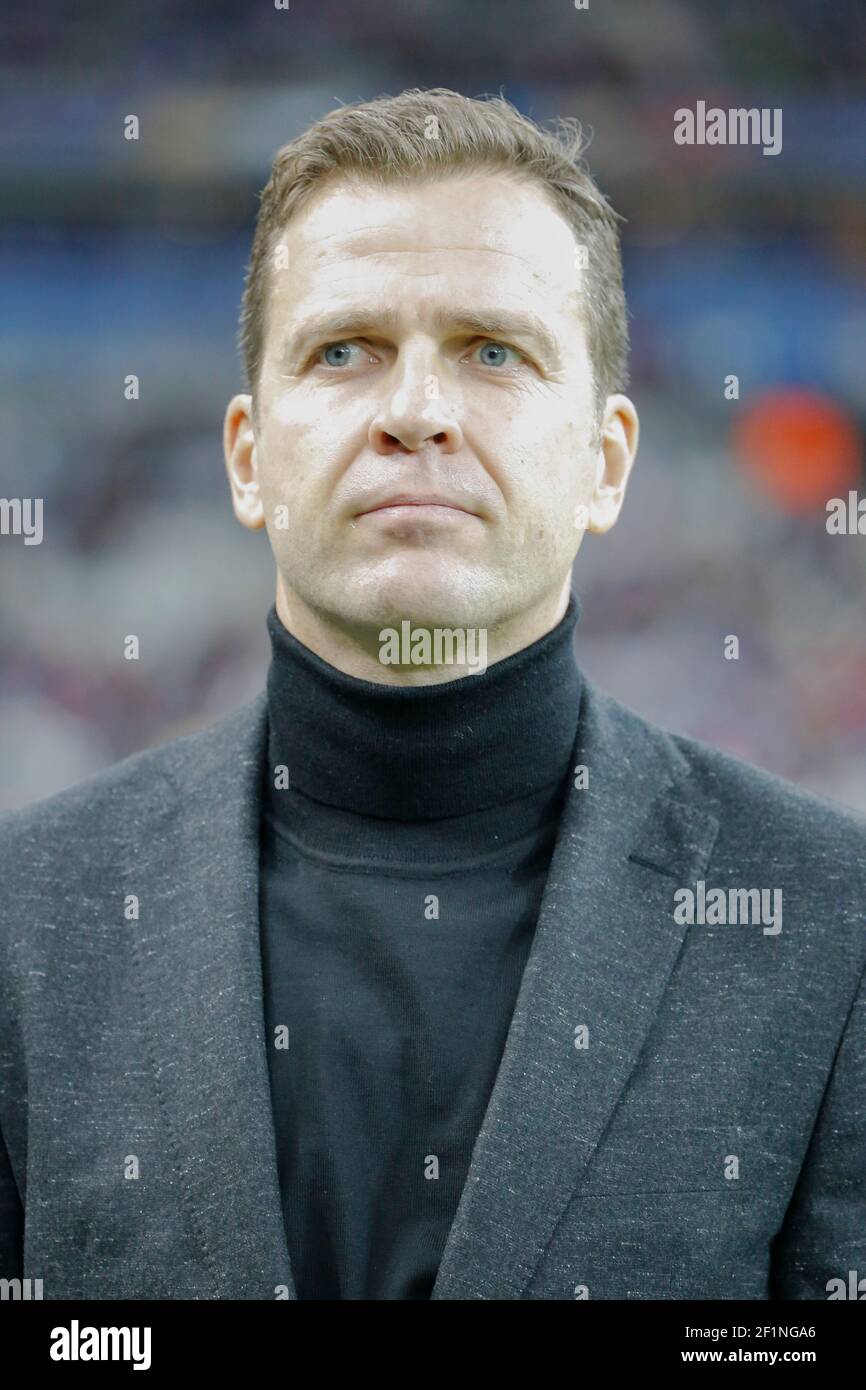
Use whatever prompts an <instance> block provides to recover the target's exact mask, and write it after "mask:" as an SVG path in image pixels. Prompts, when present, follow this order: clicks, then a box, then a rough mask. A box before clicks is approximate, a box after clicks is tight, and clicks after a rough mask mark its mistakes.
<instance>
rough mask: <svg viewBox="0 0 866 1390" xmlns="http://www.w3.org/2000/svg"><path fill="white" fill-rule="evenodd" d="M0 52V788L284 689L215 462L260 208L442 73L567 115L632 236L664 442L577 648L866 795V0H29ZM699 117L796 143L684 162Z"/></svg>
mask: <svg viewBox="0 0 866 1390" xmlns="http://www.w3.org/2000/svg"><path fill="white" fill-rule="evenodd" d="M0 37H2V42H0V70H2V79H3V80H2V84H0V92H2V95H0V108H2V121H0V166H2V177H0V202H2V235H0V285H2V304H3V314H2V330H0V332H2V336H0V353H2V399H0V411H2V416H0V438H2V465H0V470H2V471H0V496H2V497H42V498H44V525H45V537H44V540H43V543H42V544H41V545H38V546H25V545H24V544H23V540H22V538H21V537H15V536H4V537H0V768H2V774H0V808H8V807H12V806H16V805H20V804H23V803H24V802H26V801H29V800H32V799H35V798H37V797H41V796H45V795H48V794H49V793H51V792H53V791H56V790H59V789H61V788H62V787H65V786H67V785H69V784H71V783H72V782H74V781H77V780H79V779H80V778H82V777H85V776H87V775H88V774H90V773H92V772H95V771H97V770H99V769H100V768H102V767H104V766H107V765H108V764H110V763H112V762H114V761H116V760H117V759H119V758H121V757H123V756H125V755H126V754H128V753H131V752H134V751H136V750H138V749H139V748H144V747H146V746H148V745H152V744H155V743H158V742H161V741H162V740H164V739H166V738H169V737H172V736H174V735H175V734H178V733H181V732H185V731H187V730H189V729H192V728H195V727H198V726H200V725H202V724H205V723H208V722H210V721H211V720H213V719H215V718H218V717H219V716H220V715H222V714H223V713H227V712H228V711H229V710H231V709H233V708H234V707H235V706H236V705H237V704H239V703H240V702H241V701H242V700H244V699H246V698H248V697H250V696H252V695H253V694H255V692H256V691H257V690H259V689H260V688H261V686H262V685H263V682H264V675H265V670H266V665H267V661H268V656H269V647H268V642H267V634H266V630H265V613H266V611H267V608H268V606H269V605H270V603H271V601H272V598H273V566H272V561H271V557H270V551H269V550H268V546H267V541H266V538H265V535H264V532H259V533H257V534H256V535H255V536H253V535H251V534H250V533H248V532H246V531H243V530H242V529H241V528H240V527H239V526H238V525H237V523H236V522H235V521H234V520H233V517H232V514H231V509H230V504H229V494H228V485H227V483H226V479H225V473H224V468H223V463H222V454H221V428H222V416H223V411H224V408H225V404H226V402H227V400H228V398H229V397H230V395H232V394H233V393H234V392H235V391H236V390H238V389H240V366H239V359H238V357H237V354H236V349H235V342H236V324H237V309H238V303H239V299H240V294H241V288H242V278H243V272H244V267H245V264H246V259H247V255H248V251H249V243H250V238H251V234H252V228H253V220H254V217H255V212H256V207H257V195H258V192H259V190H260V189H261V187H262V185H263V184H264V182H265V180H266V178H267V176H268V173H269V169H270V162H271V158H272V156H273V153H274V151H275V150H276V148H277V147H278V146H279V145H281V144H283V143H284V142H285V141H286V140H288V139H290V138H291V137H292V136H293V135H294V134H296V133H298V132H299V131H300V130H301V129H302V128H303V127H304V126H305V125H307V124H309V123H310V122H312V121H313V120H315V119H316V118H317V117H319V116H320V115H322V114H324V113H325V112H326V111H328V110H330V109H331V108H332V107H333V106H335V105H337V104H338V103H340V102H354V101H359V100H364V99H367V98H370V97H374V96H378V95H381V94H384V93H395V92H398V91H400V90H402V89H403V88H406V87H414V86H421V87H429V86H448V87H454V88H456V89H457V90H459V91H462V92H464V93H466V94H467V95H472V96H477V95H481V94H483V93H496V92H501V93H502V94H503V95H504V96H506V97H508V98H509V100H511V101H513V102H514V103H515V105H517V106H518V107H519V108H520V109H521V110H522V111H524V112H526V113H527V114H529V115H531V116H532V117H534V118H535V119H537V120H544V119H546V118H549V117H554V116H559V115H568V116H577V117H578V118H579V119H580V120H581V121H582V122H583V123H584V126H585V127H588V128H589V129H590V130H591V131H592V132H593V139H592V143H591V145H590V148H589V151H588V161H589V164H590V167H591V169H592V171H593V174H594V176H595V177H596V179H597V181H598V182H599V184H600V186H601V188H602V189H603V191H604V192H605V193H606V194H607V195H608V197H609V198H610V199H611V200H612V202H613V204H614V206H615V207H616V208H617V210H618V211H619V212H621V213H622V214H623V215H624V216H625V217H626V218H627V219H628V221H627V223H626V224H625V227H624V229H623V238H624V257H625V274H626V290H627V294H628V297H629V305H630V310H631V315H632V337H633V352H632V373H633V380H632V387H631V394H632V396H633V398H634V400H635V402H636V404H637V406H638V409H639V412H640V414H641V420H642V440H641V450H640V454H639V458H638V463H637V466H636V469H635V472H634V474H633V479H632V483H631V487H630V492H629V497H628V499H627V502H626V507H625V510H624V514H623V517H622V519H621V521H620V523H619V524H618V525H617V527H616V528H615V530H614V531H613V532H612V533H611V534H610V535H609V536H608V537H606V538H594V537H591V536H590V537H587V539H586V541H585V542H584V545H583V547H582V550H581V552H580V555H579V557H578V561H577V564H576V566H575V579H574V584H575V589H576V591H577V593H578V594H579V595H580V598H581V602H582V605H583V617H582V619H581V623H580V626H579V628H578V643H579V648H578V651H579V660H580V662H581V665H582V666H583V668H584V669H585V670H586V672H587V673H588V674H589V675H590V676H591V677H593V678H594V679H595V680H597V681H598V682H599V683H601V684H602V685H603V686H605V687H606V688H607V689H608V690H609V691H610V692H611V693H612V694H614V695H616V696H617V697H618V698H620V699H622V700H624V701H625V702H626V703H627V704H629V705H631V706H632V708H634V709H637V710H639V711H640V712H641V713H642V714H644V715H646V716H647V717H649V718H651V719H654V720H655V721H657V722H658V723H660V724H662V725H664V726H665V727H667V728H670V729H674V730H676V731H679V732H683V733H688V734H692V735H694V736H696V737H698V738H701V739H705V740H707V741H708V742H711V743H714V744H716V745H717V746H720V747H723V748H727V749H729V750H730V751H732V752H734V753H735V754H737V755H739V756H741V757H745V758H748V759H749V760H750V761H753V762H755V763H758V764H760V765H762V766H764V767H767V768H769V769H771V770H772V771H775V772H777V773H779V774H781V775H783V776H786V777H789V778H792V779H793V780H795V781H798V782H799V783H801V784H802V785H804V786H807V787H810V788H812V789H814V790H817V791H819V792H822V793H824V794H825V795H828V796H831V797H833V798H834V799H836V800H839V801H843V802H846V803H848V804H850V805H855V806H857V807H859V808H860V809H866V614H864V608H866V604H864V600H866V537H863V536H856V535H848V536H831V535H828V533H827V530H826V526H825V520H826V515H825V503H826V501H827V499H828V498H829V497H831V496H835V495H841V496H845V495H846V492H847V490H848V488H849V487H850V488H852V489H859V492H860V495H863V493H864V476H863V464H862V439H863V423H864V409H866V374H864V371H863V348H864V343H866V286H864V270H866V237H864V222H866V216H864V200H863V189H864V165H866V142H864V139H863V135H864V91H863V54H864V51H866V43H864V39H866V9H864V6H863V5H862V3H858V0H834V3H832V4H830V5H826V6H825V5H821V4H820V3H818V0H720V3H718V4H711V3H708V0H615V3H614V0H591V3H590V8H589V10H586V11H578V10H576V9H575V7H574V4H573V0H534V2H533V3H527V2H526V0H521V2H520V3H518V0H472V3H469V0H380V2H378V3H369V4H365V3H359V0H291V7H290V9H288V10H277V9H276V8H275V7H274V5H273V3H270V2H269V0H258V3H247V4H242V3H240V0H233V3H224V0H208V2H207V3H191V4H179V3H165V2H163V3H159V2H158V0H149V3H148V4H146V5H132V4H127V5H118V4H115V3H112V4H109V3H89V4H75V3H72V2H71V0H68V2H67V3H62V0H61V2H59V3H53V4H48V5H45V6H41V5H39V6H33V5H30V4H24V3H17V2H16V0H13V2H12V3H10V2H9V0H7V4H6V5H5V6H4V14H3V19H2V35H0ZM700 99H703V100H705V101H706V102H707V104H708V105H718V106H721V107H723V108H726V109H727V108H729V107H732V106H746V107H751V106H757V107H759V108H760V107H769V108H775V107H781V108H782V110H783V113H784V115H783V149H782V152H781V154H779V155H777V156H765V155H763V154H762V152H761V149H760V147H757V146H746V147H728V146H704V147H698V146H695V147H684V146H677V145H675V143H674V141H673V127H674V119H673V113H674V111H675V110H676V109H677V108H679V107H682V106H689V107H692V108H693V107H694V105H695V103H696V102H697V101H698V100H700ZM129 113H135V114H136V115H138V116H139V118H140V122H141V138H140V140H139V141H138V142H137V143H136V142H129V141H127V140H125V139H124V138H123V121H124V117H125V116H126V115H127V114H129ZM130 372H135V373H137V374H138V375H139V377H140V379H141V399H140V400H139V401H135V402H130V401H127V400H125V399H124V392H123V379H124V377H125V376H126V374H127V373H130ZM730 373H736V374H737V375H738V376H739V379H740V399H739V400H738V401H729V400H726V399H725V396H724V378H725V377H726V376H727V375H728V374H730ZM130 632H135V633H137V634H139V636H140V638H141V644H142V659H141V660H140V661H138V662H133V663H130V662H126V661H124V660H123V659H122V655H121V649H122V640H123V637H124V636H125V635H126V634H127V633H130ZM729 633H735V634H737V635H738V636H739V639H740V659H739V661H726V660H724V659H723V656H722V649H723V641H724V638H725V636H726V635H727V634H729Z"/></svg>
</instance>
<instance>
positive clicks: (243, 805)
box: [127, 692, 296, 1299]
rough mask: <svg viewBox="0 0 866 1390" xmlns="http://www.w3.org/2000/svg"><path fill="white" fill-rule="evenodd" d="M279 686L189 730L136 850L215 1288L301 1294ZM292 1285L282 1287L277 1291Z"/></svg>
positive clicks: (157, 1008) (185, 1174) (176, 1135)
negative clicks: (276, 803)
mask: <svg viewBox="0 0 866 1390" xmlns="http://www.w3.org/2000/svg"><path fill="white" fill-rule="evenodd" d="M266 735H267V699H266V695H265V693H264V692H261V693H260V694H259V695H258V696H257V697H256V699H255V700H254V701H252V702H251V703H250V704H248V705H246V706H244V707H243V708H242V709H240V710H238V711H236V712H235V713H234V714H233V715H232V716H231V717H230V718H229V719H227V720H224V721H223V722H222V723H220V724H217V725H214V726H213V727H211V728H209V729H205V730H204V731H202V732H201V733H199V734H195V735H193V736H192V737H190V738H186V739H183V740H181V741H179V742H178V743H177V745H176V746H174V747H173V748H172V762H171V763H169V762H168V761H166V762H165V763H163V764H162V767H163V769H164V771H166V772H167V774H168V780H169V781H170V782H171V784H172V790H173V795H172V796H171V797H170V798H169V801H168V803H167V805H164V806H163V809H162V812H161V814H160V815H159V816H158V818H157V819H156V820H155V822H154V823H150V822H148V823H146V824H139V825H137V826H136V828H135V832H134V842H133V844H132V845H131V846H130V848H129V849H128V852H127V860H128V864H129V868H128V870H127V875H128V881H129V883H130V885H131V884H132V883H133V882H136V883H137V884H138V885H139V886H138V888H137V889H134V888H132V887H131V886H130V889H129V891H137V892H138V893H139V896H140V899H141V918H140V921H139V922H138V923H136V924H135V928H134V932H135V935H134V941H135V953H136V959H137V962H138V973H139V978H140V980H141V982H142V987H143V994H144V1014H145V1028H146V1030H147V1034H148V1037H149V1042H150V1049H151V1056H152V1063H153V1068H154V1073H155V1080H156V1086H157V1093H158V1095H159V1099H160V1102H161V1105H162V1107H163V1110H164V1113H165V1116H166V1120H167V1132H168V1136H169V1139H170V1144H171V1147H170V1151H169V1157H168V1160H167V1161H170V1162H174V1163H176V1165H177V1168H178V1175H179V1178H180V1181H181V1183H182V1191H181V1200H182V1201H183V1202H184V1204H185V1205H186V1207H187V1209H188V1212H189V1218H190V1224H191V1228H192V1230H193V1231H194V1233H195V1235H196V1236H197V1238H198V1241H199V1244H200V1246H201V1248H202V1252H203V1256H204V1260H205V1263H206V1265H207V1268H208V1270H209V1272H210V1276H211V1281H212V1284H213V1292H212V1294H211V1295H210V1296H212V1297H217V1298H239V1299H251V1298H255V1299H261V1298H277V1297H279V1296H280V1292H281V1293H282V1297H288V1298H295V1297H296V1291H295V1288H294V1284H293V1280H292V1273H291V1267H290V1261H289V1252H288V1247H287V1242H286V1233H285V1226H284V1223H283V1215H282V1207H281V1201H280V1191H279V1179H278V1174H277V1161H276V1145H275V1139H274V1125H273V1110H272V1101H271V1092H270V1080H269V1075H268V1065H267V1053H266V1044H265V1038H264V1008H263V999H262V975H261V955H260V942H259V905H258V889H259V860H258V856H259V824H258V822H259V807H260V781H259V779H260V777H261V776H262V769H263V765H264V758H265V740H266ZM278 1289H280V1292H278Z"/></svg>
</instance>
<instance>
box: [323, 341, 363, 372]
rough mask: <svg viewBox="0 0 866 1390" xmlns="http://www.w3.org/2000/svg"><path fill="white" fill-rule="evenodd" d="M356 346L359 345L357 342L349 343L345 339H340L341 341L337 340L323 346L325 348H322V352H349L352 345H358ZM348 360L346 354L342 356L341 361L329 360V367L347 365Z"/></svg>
mask: <svg viewBox="0 0 866 1390" xmlns="http://www.w3.org/2000/svg"><path fill="white" fill-rule="evenodd" d="M356 346H357V344H355V343H349V342H344V341H342V340H340V341H339V342H336V343H327V344H326V345H325V347H323V348H322V349H321V353H324V354H327V353H329V352H342V353H348V350H349V348H351V347H356ZM347 360H348V358H347V357H345V356H344V357H343V358H342V360H341V361H338V362H328V366H329V367H343V366H345V364H346V361H347Z"/></svg>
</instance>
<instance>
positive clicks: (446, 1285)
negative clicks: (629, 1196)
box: [432, 678, 718, 1299]
mask: <svg viewBox="0 0 866 1390" xmlns="http://www.w3.org/2000/svg"><path fill="white" fill-rule="evenodd" d="M581 764H582V765H585V766H586V767H587V769H588V773H589V785H588V787H587V788H586V789H585V790H578V789H575V788H574V786H573V785H572V786H571V788H570V790H569V793H568V795H567V798H566V804H565V807H564V810H563V816H562V821H561V824H560V828H559V833H558V837H557V842H556V847H555V850H554V854H553V857H552V861H551V866H550V872H549V875H548V881H547V884H546V887H545V892H544V896H543V900H542V905H541V910H540V914H539V920H538V925H537V927H536V933H535V938H534V941H533V946H532V950H531V952H530V956H529V959H528V962H527V965H526V969H525V971H524V975H523V979H522V981H521V987H520V992H519V995H518V1000H517V1004H516V1007H515V1012H514V1016H513V1019H512V1022H511V1027H510V1029H509V1032H508V1037H507V1040H506V1044H505V1049H504V1052H503V1056H502V1061H501V1065H500V1068H499V1072H498V1075H497V1078H496V1083H495V1085H494V1088H493V1091H492V1093H491V1097H490V1102H489V1105H488V1108H487V1112H486V1114H485V1117H484V1122H483V1124H482V1127H481V1130H480V1133H479V1135H478V1139H477V1141H476V1144H475V1148H474V1150H473V1154H472V1162H471V1165H470V1168H469V1173H468V1176H467V1180H466V1185H465V1187H464V1190H463V1193H462V1196H461V1200H460V1204H459V1207H458V1210H457V1214H456V1217H455V1220H454V1224H453V1226H452V1228H451V1231H450V1234H449V1237H448V1242H447V1244H446V1247H445V1251H444V1254H443V1258H442V1262H441V1265H440V1268H439V1272H438V1275H437V1278H436V1282H435V1285H434V1288H433V1293H432V1297H433V1298H435V1299H474V1298H479V1299H516V1298H520V1296H521V1294H522V1293H523V1292H524V1291H525V1289H526V1288H527V1286H528V1284H529V1283H530V1281H531V1279H532V1276H533V1273H534V1271H535V1269H536V1267H537V1265H538V1263H539V1261H540V1259H541V1257H542V1254H543V1252H544V1248H545V1246H546V1245H547V1242H548V1240H549V1239H550V1236H551V1234H552V1232H553V1230H554V1227H555V1225H556V1222H557V1220H558V1219H559V1217H560V1216H561V1215H562V1213H563V1211H564V1210H565V1207H566V1205H567V1203H568V1201H569V1199H570V1197H571V1195H572V1192H573V1191H574V1188H575V1186H576V1184H577V1182H578V1180H579V1178H580V1176H581V1174H582V1173H583V1171H584V1169H585V1168H586V1166H587V1164H588V1163H589V1162H590V1161H591V1159H592V1155H593V1153H594V1151H595V1149H596V1147H597V1145H598V1142H599V1140H600V1138H601V1136H602V1133H603V1131H604V1129H605V1128H606V1126H607V1124H608V1121H609V1120H610V1117H611V1115H612V1113H613V1111H614V1108H615V1106H616V1104H617V1101H618V1098H619V1096H620V1093H621V1092H622V1090H623V1088H624V1086H625V1084H626V1082H627V1080H628V1077H629V1075H630V1073H631V1071H632V1069H633V1068H634V1066H635V1063H636V1061H637V1059H638V1056H639V1054H640V1051H641V1048H642V1046H643V1044H644V1041H645V1039H646V1036H647V1033H648V1031H649V1029H650V1027H651V1025H652V1022H653V1019H654V1017H655V1014H656V1011H657V1009H658V1006H659V1003H660V1001H661V998H662V995H663V993H664V990H665V987H666V985H667V982H668V979H669V977H670V974H671V971H672V969H673V966H674V963H675V961H676V958H677V954H678V952H679V950H680V946H681V942H682V937H683V933H684V932H685V930H686V928H685V927H684V926H681V925H677V924H676V923H675V922H674V920H673V894H674V891H675V889H676V888H677V887H685V886H688V885H689V884H690V883H693V882H694V880H695V879H696V878H697V877H699V876H700V875H701V873H702V871H703V869H704V866H705V865H706V863H707V860H708V858H709V855H710V852H711V850H712V846H713V842H714V840H715V837H716V834H717V831H718V822H717V820H716V818H715V817H714V816H712V815H710V814H709V813H707V812H706V811H703V810H701V809H700V808H697V807H693V806H690V805H688V804H686V802H685V800H679V799H677V796H676V794H675V792H674V789H673V787H672V783H673V781H674V779H675V777H676V775H677V774H678V773H679V772H682V771H684V769H685V767H686V764H685V761H684V760H683V759H682V758H681V755H680V754H679V753H678V751H677V749H676V745H675V744H674V743H673V741H672V740H671V738H670V737H669V736H668V735H666V734H665V733H663V732H662V731H660V730H656V729H653V727H652V726H651V725H649V724H647V723H646V722H645V721H643V720H641V719H640V718H639V717H638V716H637V715H636V714H634V713H633V712H632V711H630V710H628V709H627V708H626V707H625V706H622V705H620V704H618V703H617V702H616V701H614V700H612V699H610V697H608V696H606V695H604V694H603V693H602V692H601V691H599V690H597V689H596V688H595V687H594V686H593V685H592V684H591V683H590V682H589V681H587V680H586V678H584V686H583V698H582V702H581V711H580V720H579V726H578V734H577V740H576V744H575V755H574V765H575V766H577V765H581ZM582 1025H583V1026H585V1027H587V1028H588V1030H589V1040H588V1047H587V1048H586V1049H585V1050H577V1049H576V1048H575V1029H576V1028H578V1027H580V1026H582Z"/></svg>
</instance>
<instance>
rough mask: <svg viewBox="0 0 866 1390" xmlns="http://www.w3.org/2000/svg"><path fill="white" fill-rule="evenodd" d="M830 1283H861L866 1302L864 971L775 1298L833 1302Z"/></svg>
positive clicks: (774, 1260)
mask: <svg viewBox="0 0 866 1390" xmlns="http://www.w3.org/2000/svg"><path fill="white" fill-rule="evenodd" d="M852 1270H853V1271H856V1274H855V1278H854V1280H853V1281H852V1280H851V1278H850V1273H851V1271H852ZM831 1279H835V1280H842V1281H844V1284H845V1286H846V1288H847V1287H851V1286H852V1285H853V1284H856V1283H858V1282H859V1280H861V1279H862V1280H863V1281H864V1282H863V1284H862V1286H861V1293H860V1296H861V1297H866V970H864V972H863V974H862V975H861V977H860V984H859V988H858V990H857V994H856V996H855V999H854V1003H853V1004H852V1006H851V1011H850V1013H849V1015H848V1020H847V1023H846V1025H845V1030H844V1032H843V1034H842V1039H841V1042H840V1043H839V1047H838V1049H837V1051H836V1058H835V1061H834V1064H833V1068H832V1071H831V1073H830V1079H829V1081H828V1083H827V1088H826V1090H825V1092H824V1098H823V1100H822V1102H821V1108H820V1110H819V1112H818V1118H817V1121H816V1123H815V1129H814V1131H813V1134H812V1139H811V1142H810V1144H809V1148H808V1151H807V1153H806V1160H805V1162H804V1164H803V1168H802V1170H801V1172H800V1176H799V1179H798V1181H797V1186H796V1188H795V1190H794V1194H793V1196H792V1198H791V1202H790V1205H789V1207H788V1210H787V1212H786V1214H785V1220H784V1223H783V1225H782V1228H781V1230H780V1231H779V1233H778V1234H777V1236H776V1237H775V1239H774V1241H773V1243H772V1247H771V1264H770V1297H771V1298H774V1299H789V1298H810V1299H827V1298H828V1297H829V1291H828V1284H829V1281H830V1280H831ZM831 1287H834V1288H836V1289H838V1288H839V1287H840V1286H839V1285H838V1284H837V1285H835V1286H831ZM847 1296H850V1295H847Z"/></svg>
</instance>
